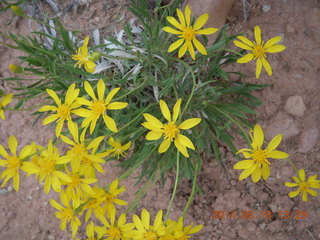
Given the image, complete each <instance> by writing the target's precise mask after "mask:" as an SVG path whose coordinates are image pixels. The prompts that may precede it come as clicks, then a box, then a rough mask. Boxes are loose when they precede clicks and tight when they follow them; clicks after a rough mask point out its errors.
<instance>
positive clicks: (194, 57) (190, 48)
mask: <svg viewBox="0 0 320 240" xmlns="http://www.w3.org/2000/svg"><path fill="white" fill-rule="evenodd" d="M188 52H189V53H190V56H191V58H192V59H193V60H196V54H195V53H194V48H193V45H192V44H189V45H188Z"/></svg>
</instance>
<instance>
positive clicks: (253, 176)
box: [251, 167, 262, 183]
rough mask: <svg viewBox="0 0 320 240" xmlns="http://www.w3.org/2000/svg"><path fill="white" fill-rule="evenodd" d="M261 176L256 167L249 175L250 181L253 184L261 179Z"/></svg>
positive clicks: (259, 170)
mask: <svg viewBox="0 0 320 240" xmlns="http://www.w3.org/2000/svg"><path fill="white" fill-rule="evenodd" d="M261 174H262V172H261V169H260V168H259V167H257V168H256V169H255V170H254V171H253V173H252V174H251V179H252V181H253V182H255V183H256V182H258V181H259V180H260V179H261Z"/></svg>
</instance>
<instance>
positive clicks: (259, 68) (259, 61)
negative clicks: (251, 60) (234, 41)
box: [256, 58, 262, 79]
mask: <svg viewBox="0 0 320 240" xmlns="http://www.w3.org/2000/svg"><path fill="white" fill-rule="evenodd" d="M261 69H262V62H261V59H260V58H258V59H257V66H256V78H257V79H258V78H259V76H260V73H261Z"/></svg>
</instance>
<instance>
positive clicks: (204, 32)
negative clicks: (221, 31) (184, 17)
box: [195, 28, 218, 35]
mask: <svg viewBox="0 0 320 240" xmlns="http://www.w3.org/2000/svg"><path fill="white" fill-rule="evenodd" d="M216 31H218V28H205V29H201V30H198V31H196V32H195V34H201V35H210V34H213V33H215V32H216Z"/></svg>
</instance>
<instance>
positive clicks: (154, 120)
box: [143, 113, 164, 129]
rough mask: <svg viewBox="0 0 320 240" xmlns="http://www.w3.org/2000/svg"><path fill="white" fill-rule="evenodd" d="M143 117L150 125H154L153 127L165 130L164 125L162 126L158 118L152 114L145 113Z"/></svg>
mask: <svg viewBox="0 0 320 240" xmlns="http://www.w3.org/2000/svg"><path fill="white" fill-rule="evenodd" d="M143 116H144V118H145V119H146V120H147V121H148V123H150V124H152V125H153V126H155V127H157V128H159V129H160V128H164V125H163V124H162V122H160V121H159V120H158V119H157V118H155V117H154V116H152V115H151V114H149V113H144V114H143Z"/></svg>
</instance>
